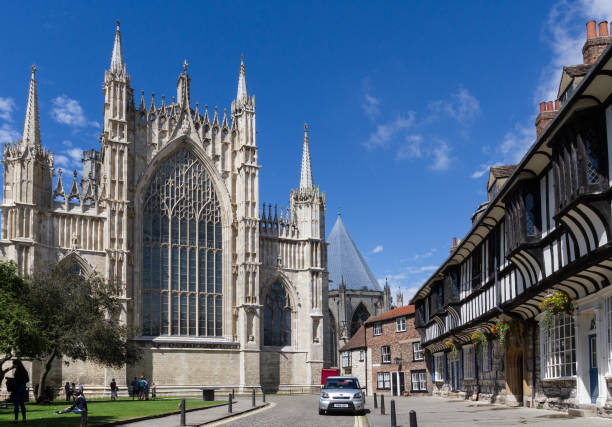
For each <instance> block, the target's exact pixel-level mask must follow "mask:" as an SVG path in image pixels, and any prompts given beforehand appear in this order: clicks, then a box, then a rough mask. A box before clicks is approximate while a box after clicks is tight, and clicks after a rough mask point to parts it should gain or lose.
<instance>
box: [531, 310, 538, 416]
mask: <svg viewBox="0 0 612 427" xmlns="http://www.w3.org/2000/svg"><path fill="white" fill-rule="evenodd" d="M536 332H537V323H536V321H535V319H533V320H532V321H531V406H532V407H533V406H534V404H535V388H536V339H535V337H536Z"/></svg>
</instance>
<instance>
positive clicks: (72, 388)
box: [70, 383, 77, 397]
mask: <svg viewBox="0 0 612 427" xmlns="http://www.w3.org/2000/svg"><path fill="white" fill-rule="evenodd" d="M75 391H77V389H76V384H75V383H70V397H72V396H73V395H74V392H75Z"/></svg>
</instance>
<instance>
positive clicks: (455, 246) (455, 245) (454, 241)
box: [450, 237, 457, 254]
mask: <svg viewBox="0 0 612 427" xmlns="http://www.w3.org/2000/svg"><path fill="white" fill-rule="evenodd" d="M456 248H457V238H456V237H453V246H452V247H451V248H450V253H451V254H452V253H453V251H454V250H455V249H456Z"/></svg>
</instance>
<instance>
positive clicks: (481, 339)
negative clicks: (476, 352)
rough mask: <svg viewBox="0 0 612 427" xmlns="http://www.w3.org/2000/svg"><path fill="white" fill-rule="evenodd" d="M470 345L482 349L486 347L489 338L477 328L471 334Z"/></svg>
mask: <svg viewBox="0 0 612 427" xmlns="http://www.w3.org/2000/svg"><path fill="white" fill-rule="evenodd" d="M472 345H473V346H474V348H478V346H480V348H481V349H482V350H486V349H487V346H488V345H489V340H488V339H487V336H486V335H485V333H484V332H483V331H480V330H479V331H476V332H474V333H473V334H472Z"/></svg>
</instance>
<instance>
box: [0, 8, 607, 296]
mask: <svg viewBox="0 0 612 427" xmlns="http://www.w3.org/2000/svg"><path fill="white" fill-rule="evenodd" d="M20 3H21V4H20ZM126 4H127V6H126ZM608 18H610V19H612V2H610V1H609V0H593V1H587V0H582V1H572V2H566V1H556V2H553V1H543V0H542V1H538V2H533V1H519V2H489V1H484V0H483V1H464V2H456V1H438V2H435V3H434V2H426V1H411V2H391V1H388V2H359V1H357V2H353V1H352V2H348V1H347V2H308V3H306V2H257V3H256V2H181V1H174V2H172V3H169V2H159V1H148V2H112V1H105V2H76V1H75V2H53V3H52V2H40V1H29V2H27V5H26V3H24V2H10V3H6V4H4V5H3V13H2V16H1V17H0V25H1V27H2V28H3V30H4V31H3V34H4V35H5V37H4V42H3V43H2V44H1V45H0V57H2V58H4V61H3V66H2V67H0V142H6V141H8V140H16V139H19V138H20V134H21V131H22V126H23V117H24V113H25V101H26V96H27V85H28V79H29V74H30V72H29V69H30V65H31V64H32V63H35V64H36V65H37V67H38V70H39V71H38V74H37V81H38V89H39V102H40V115H41V132H42V139H43V144H44V145H45V146H47V147H49V148H50V149H52V150H53V151H54V152H55V153H56V165H57V166H61V167H63V168H64V169H74V168H80V155H81V152H82V150H86V149H90V148H96V149H97V148H99V142H98V136H99V134H100V131H101V129H100V123H101V122H102V110H103V98H102V90H101V86H102V81H103V77H104V70H105V69H107V68H108V66H109V63H110V54H111V50H112V43H113V36H114V29H115V20H116V19H120V20H121V32H122V37H123V50H124V56H125V60H126V63H127V71H128V73H129V74H130V76H131V79H132V87H133V88H134V90H135V93H137V94H139V93H140V90H145V96H146V99H147V103H148V102H150V96H151V92H155V94H156V97H157V100H158V102H159V100H160V96H161V95H162V94H165V95H166V96H167V97H168V98H170V97H171V96H172V95H173V94H175V93H176V80H177V77H178V74H179V73H180V72H181V71H182V63H183V60H184V59H185V58H186V59H187V60H188V62H189V64H190V65H189V72H190V76H191V78H192V83H191V84H192V97H191V98H192V100H193V102H195V101H198V102H199V103H200V105H203V104H208V105H209V106H210V107H212V106H214V105H218V106H219V108H220V110H222V109H223V108H228V109H229V106H230V103H231V100H232V99H233V97H235V94H236V84H237V77H238V68H239V63H240V55H241V54H244V55H245V62H246V70H247V85H248V89H249V92H250V93H252V94H255V95H256V102H257V128H258V135H257V144H258V146H259V149H260V150H259V153H260V164H261V165H262V166H263V167H262V169H261V173H260V177H261V179H260V195H261V202H266V203H269V202H272V203H279V204H283V205H286V204H287V200H288V195H289V190H290V188H292V187H295V186H297V185H298V181H299V166H300V157H301V147H302V134H303V128H302V125H303V123H304V122H305V121H307V122H308V124H309V130H310V143H311V155H312V162H313V173H314V179H315V183H316V184H317V185H319V186H320V187H321V189H322V190H323V191H324V192H325V193H326V197H327V203H328V204H327V230H328V232H329V231H330V230H331V227H332V226H333V224H334V221H335V219H336V215H337V212H338V210H341V211H342V217H343V221H344V222H345V224H346V226H347V228H348V229H349V231H350V233H351V234H352V236H353V239H354V240H355V241H356V243H357V245H358V246H359V248H360V249H361V251H362V252H363V254H364V256H366V258H367V259H368V262H369V264H370V267H371V268H372V270H373V271H374V274H375V275H376V277H378V278H379V279H380V280H381V281H383V282H384V279H385V277H388V278H389V282H390V284H391V285H392V286H393V287H394V289H396V288H398V287H401V288H402V289H403V290H404V293H405V295H408V296H410V295H411V294H412V293H413V292H414V290H415V289H416V288H417V287H418V286H419V285H420V284H421V283H422V282H423V280H425V279H426V278H427V277H428V276H429V274H431V272H432V271H433V270H434V269H435V268H436V266H437V265H439V264H440V263H441V262H442V261H443V260H444V259H445V257H446V256H447V255H448V249H449V246H450V244H451V240H452V237H453V236H457V237H459V238H461V237H463V235H464V234H465V233H466V232H467V231H468V230H469V228H470V216H471V215H472V213H473V212H474V210H475V208H476V207H477V206H478V204H479V203H481V202H483V201H484V200H485V198H486V195H485V185H486V179H487V171H488V167H489V166H491V165H494V164H508V163H513V162H516V161H518V160H519V159H520V157H521V156H522V154H524V152H526V150H527V148H528V146H529V145H530V144H531V143H532V142H533V141H534V140H535V127H534V125H533V122H534V120H535V116H536V114H537V104H538V103H539V102H540V101H547V100H552V99H554V98H553V97H554V94H555V93H556V88H557V85H558V78H559V71H560V67H561V65H563V64H576V63H580V62H581V51H580V49H581V47H582V44H583V43H584V39H585V36H586V27H585V23H586V21H587V20H589V19H597V20H601V19H608ZM65 185H66V183H65ZM67 185H69V184H67Z"/></svg>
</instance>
